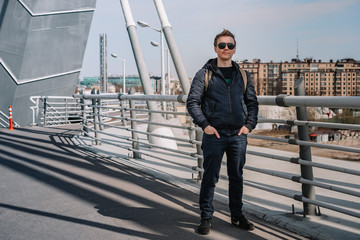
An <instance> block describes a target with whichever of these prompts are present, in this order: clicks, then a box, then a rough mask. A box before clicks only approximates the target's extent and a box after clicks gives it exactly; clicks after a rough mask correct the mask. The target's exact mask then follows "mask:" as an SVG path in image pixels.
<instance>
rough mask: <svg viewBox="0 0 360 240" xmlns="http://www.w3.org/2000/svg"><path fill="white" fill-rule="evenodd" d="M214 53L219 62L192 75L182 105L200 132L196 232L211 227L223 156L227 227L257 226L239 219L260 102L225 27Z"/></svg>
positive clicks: (208, 229)
mask: <svg viewBox="0 0 360 240" xmlns="http://www.w3.org/2000/svg"><path fill="white" fill-rule="evenodd" d="M214 50H215V53H216V54H217V58H214V59H210V60H209V61H208V62H207V63H206V64H205V65H204V66H203V68H202V69H200V70H199V71H198V72H197V73H196V75H195V77H194V79H193V81H192V84H191V88H190V92H189V94H188V99H187V103H186V106H187V110H188V112H189V114H190V116H191V117H192V118H193V121H194V123H195V124H197V125H198V126H199V127H201V128H202V130H203V131H204V133H203V138H202V145H201V148H202V150H203V156H204V162H203V168H204V174H203V178H202V182H201V188H200V197H199V204H200V211H201V221H200V224H199V226H198V228H197V231H198V233H199V234H208V233H209V232H210V229H211V228H212V216H213V213H214V207H213V199H214V191H215V185H216V183H217V182H218V180H219V173H220V167H221V162H222V159H223V156H224V153H226V156H227V174H228V178H229V208H230V214H231V223H232V224H234V225H236V226H238V227H240V228H242V229H245V230H253V229H254V228H255V226H254V224H253V223H251V222H249V221H248V220H247V219H246V218H245V216H244V215H243V212H242V207H243V203H242V196H243V167H244V164H245V161H246V159H245V156H246V147H247V135H248V134H249V133H250V132H251V130H253V129H254V128H255V126H256V124H257V115H258V111H259V104H258V101H257V97H256V92H255V89H254V85H253V83H252V80H251V76H250V74H249V73H248V72H246V71H244V70H242V69H240V67H239V65H238V64H237V63H236V62H234V61H233V60H232V57H233V55H234V54H235V52H236V41H235V36H234V35H233V34H232V33H231V32H230V31H229V30H226V29H224V30H223V31H222V32H221V33H219V34H218V35H216V37H215V39H214Z"/></svg>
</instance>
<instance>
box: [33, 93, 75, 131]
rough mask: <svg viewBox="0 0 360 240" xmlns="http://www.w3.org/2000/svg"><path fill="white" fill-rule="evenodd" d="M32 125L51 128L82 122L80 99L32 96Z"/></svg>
mask: <svg viewBox="0 0 360 240" xmlns="http://www.w3.org/2000/svg"><path fill="white" fill-rule="evenodd" d="M30 101H31V102H32V103H33V104H34V106H32V107H31V110H32V113H33V114H32V115H33V120H32V125H40V126H49V125H61V124H70V123H78V122H80V121H81V118H82V116H80V112H81V106H80V101H79V99H75V98H73V97H69V96H32V97H30Z"/></svg>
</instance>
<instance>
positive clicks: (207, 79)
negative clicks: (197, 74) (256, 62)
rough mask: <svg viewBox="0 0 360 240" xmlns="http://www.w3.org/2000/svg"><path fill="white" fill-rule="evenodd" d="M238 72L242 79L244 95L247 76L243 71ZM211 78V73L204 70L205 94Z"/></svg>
mask: <svg viewBox="0 0 360 240" xmlns="http://www.w3.org/2000/svg"><path fill="white" fill-rule="evenodd" d="M239 71H240V73H241V76H242V79H243V81H244V93H245V91H246V84H247V75H246V72H245V70H243V69H241V68H239ZM211 76H212V71H210V70H209V69H205V92H206V91H207V89H208V86H209V82H210V79H211Z"/></svg>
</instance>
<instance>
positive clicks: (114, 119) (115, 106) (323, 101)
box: [74, 94, 360, 218]
mask: <svg viewBox="0 0 360 240" xmlns="http://www.w3.org/2000/svg"><path fill="white" fill-rule="evenodd" d="M74 97H75V98H77V99H80V100H81V101H82V102H83V108H84V107H87V108H92V112H91V113H90V112H89V111H87V112H85V113H83V114H82V116H83V118H82V124H83V130H84V135H86V136H88V137H90V138H92V139H93V141H94V143H95V144H111V145H114V146H117V147H121V148H126V149H127V150H128V151H129V153H131V154H130V155H131V156H132V157H134V158H140V156H142V155H147V156H152V157H156V158H158V159H161V160H164V161H166V159H167V155H166V154H169V153H171V154H175V155H181V156H183V157H186V158H189V159H191V160H193V161H194V165H186V164H183V163H177V164H178V165H179V166H182V167H186V168H188V169H189V171H194V170H195V171H198V172H199V176H200V177H201V173H202V172H203V169H202V168H201V166H202V159H203V157H202V153H201V151H199V149H200V145H201V138H200V139H199V137H196V136H197V135H198V134H196V133H199V132H202V130H201V129H200V128H199V127H196V126H194V125H193V124H191V119H190V117H189V115H188V114H187V113H186V111H182V112H179V111H176V108H179V107H181V108H182V109H185V107H184V103H185V102H186V99H187V96H185V95H179V96H168V95H124V94H85V95H82V94H78V95H74ZM90 100H91V103H90ZM258 100H259V103H260V105H274V106H284V107H288V106H295V107H308V106H312V107H331V108H360V98H359V97H302V96H283V95H280V96H260V97H258ZM86 101H87V102H88V103H87V104H86V103H85V102H86ZM146 101H157V102H158V103H159V106H161V105H160V104H161V102H163V101H165V102H167V103H168V104H167V105H168V106H169V108H167V109H165V110H158V111H151V110H148V109H147V108H146V105H144V102H146ZM174 107H175V109H174ZM110 109H111V111H109V110H110ZM152 114H153V115H156V114H158V115H162V116H171V117H183V118H184V119H186V121H185V122H184V123H183V124H181V125H178V124H169V123H166V122H162V121H151V118H152V117H151V116H152ZM84 116H87V117H85V118H84ZM171 117H170V118H171ZM259 122H260V123H265V122H267V123H278V124H287V125H290V126H295V127H300V126H303V127H306V128H308V127H311V126H314V127H324V128H334V129H350V130H354V131H359V130H360V126H359V125H356V124H342V123H325V122H315V121H306V120H294V119H289V120H283V119H263V118H260V119H259ZM138 124H146V125H153V126H158V127H168V128H172V129H181V130H183V131H188V133H189V134H188V136H187V137H186V138H179V137H176V136H165V135H160V134H158V133H152V132H148V131H147V130H144V129H138V128H137V125H138ZM104 128H116V129H121V130H124V131H128V132H130V133H131V137H128V136H125V135H116V134H113V133H109V132H105V131H102V129H104ZM100 134H101V135H103V136H110V137H111V138H112V139H113V140H106V139H104V137H101V135H100ZM140 134H141V135H143V136H147V138H139V135H140ZM150 137H159V138H163V139H168V140H172V141H176V142H177V143H181V142H183V143H190V144H192V145H193V151H191V152H189V151H184V150H181V149H172V148H170V147H166V146H159V145H155V144H153V143H151V142H150V141H149V138H150ZM249 138H254V139H262V140H264V141H275V142H282V143H288V144H291V145H298V146H299V147H302V146H305V147H317V148H324V149H333V150H337V151H345V152H353V153H360V149H359V148H355V147H347V146H338V145H332V144H322V143H317V142H311V141H305V140H302V139H296V138H289V139H286V138H278V137H270V136H261V135H254V134H250V135H249ZM116 139H118V140H116ZM123 141H128V142H129V143H130V145H131V146H130V145H124V142H123ZM149 147H152V148H153V149H160V150H161V151H166V152H167V153H163V154H162V155H159V154H157V152H156V151H154V150H153V151H152V152H151V151H150V152H149V151H148V149H149ZM154 152H156V153H154ZM300 152H301V149H300ZM247 154H250V155H255V156H260V157H265V158H269V159H273V160H274V161H280V162H281V161H282V162H288V163H292V164H297V165H299V166H300V168H304V167H307V168H308V169H310V170H311V172H312V168H313V167H314V168H319V169H326V170H330V171H334V172H339V173H342V174H348V175H349V176H351V175H355V176H360V171H359V170H357V169H349V168H343V167H338V166H332V165H328V164H322V163H317V162H312V161H311V159H302V158H301V157H300V156H299V157H284V156H279V155H274V154H270V153H264V152H256V151H252V150H248V151H247ZM300 155H301V154H300ZM196 162H197V165H195V163H196ZM245 168H246V169H248V170H250V171H255V172H259V173H262V174H267V175H271V176H276V177H279V178H282V179H287V180H290V181H293V182H296V183H300V184H301V185H302V186H311V187H317V188H323V189H327V190H331V191H335V192H338V193H342V194H348V195H351V196H354V197H360V192H359V191H358V189H355V190H354V189H348V187H346V186H336V185H334V184H327V183H323V182H321V181H320V180H318V179H316V178H311V179H308V178H307V177H306V174H304V173H303V172H301V173H299V174H290V173H286V172H279V171H272V170H267V169H262V168H258V167H250V166H246V167H245ZM222 178H226V177H225V176H222ZM244 184H246V185H249V186H252V187H256V188H258V189H262V190H265V191H269V192H272V193H275V194H278V195H281V196H285V197H289V198H292V199H294V200H297V201H301V202H303V203H304V208H305V206H307V207H309V206H310V207H311V206H314V210H315V211H316V209H315V206H318V207H323V208H327V209H330V210H333V211H337V212H341V213H344V214H347V215H350V216H354V217H357V218H359V217H360V211H359V209H348V208H346V207H344V206H340V205H334V204H333V203H331V204H330V203H328V202H325V201H319V200H316V198H315V197H314V196H310V197H305V196H304V192H299V193H296V194H290V193H289V192H286V191H281V190H277V189H271V188H268V187H264V186H260V185H258V184H254V183H251V182H246V180H244ZM305 204H308V205H305ZM319 213H320V212H319V208H318V209H317V211H316V212H315V214H319ZM305 214H310V215H312V214H313V213H312V212H311V211H306V209H304V215H305Z"/></svg>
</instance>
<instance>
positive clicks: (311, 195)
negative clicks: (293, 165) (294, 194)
mask: <svg viewBox="0 0 360 240" xmlns="http://www.w3.org/2000/svg"><path fill="white" fill-rule="evenodd" d="M294 91H295V95H296V96H304V95H305V83H304V81H303V79H302V78H298V79H297V80H296V81H295V84H294ZM296 116H297V119H298V120H301V121H307V113H306V107H296ZM298 135H299V139H300V140H301V141H309V129H308V127H307V126H298ZM300 158H301V159H303V160H306V161H309V162H311V161H312V159H311V148H310V147H309V146H300ZM300 169H301V176H302V177H303V178H304V179H307V180H311V181H312V180H313V179H314V174H313V170H312V167H311V166H306V165H300ZM301 188H302V195H303V196H304V197H306V198H308V199H312V200H315V198H316V197H315V188H314V186H312V185H309V184H304V183H303V184H302V186H301ZM303 207H304V214H305V215H315V205H312V204H308V203H304V204H303Z"/></svg>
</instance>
